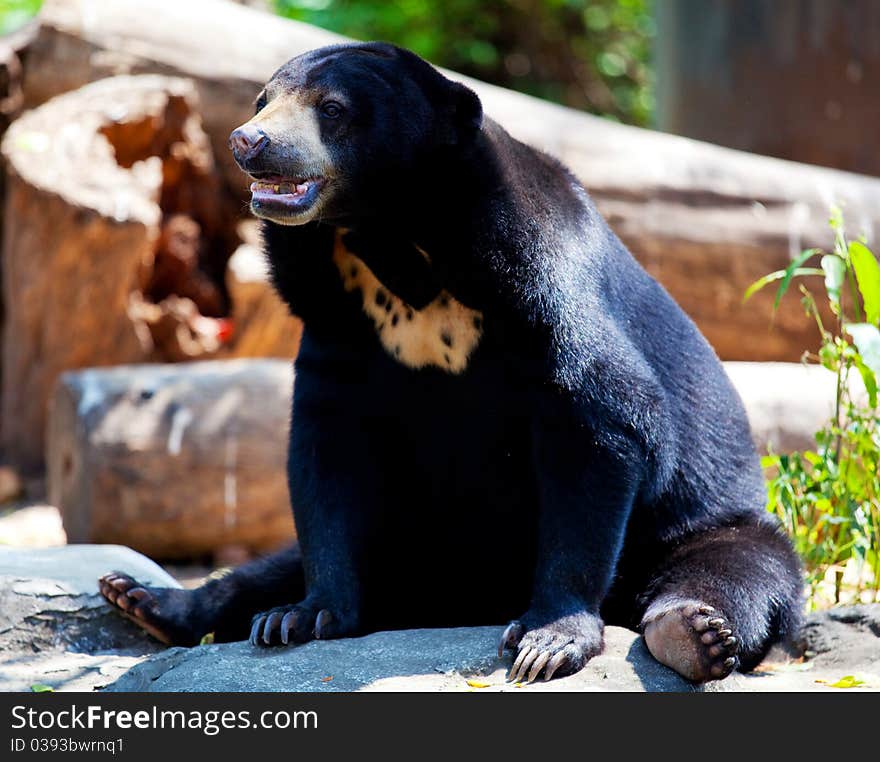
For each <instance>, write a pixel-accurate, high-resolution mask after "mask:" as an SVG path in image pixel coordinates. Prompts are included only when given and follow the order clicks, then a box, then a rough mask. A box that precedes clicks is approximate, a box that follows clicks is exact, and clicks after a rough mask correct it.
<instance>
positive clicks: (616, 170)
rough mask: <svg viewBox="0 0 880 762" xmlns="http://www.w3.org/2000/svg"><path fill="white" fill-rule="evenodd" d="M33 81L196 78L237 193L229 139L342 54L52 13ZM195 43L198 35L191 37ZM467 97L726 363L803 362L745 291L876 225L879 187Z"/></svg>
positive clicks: (274, 34)
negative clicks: (573, 191)
mask: <svg viewBox="0 0 880 762" xmlns="http://www.w3.org/2000/svg"><path fill="white" fill-rule="evenodd" d="M41 19H42V26H41V29H40V32H39V35H38V37H37V39H36V40H35V41H34V43H33V45H32V47H31V50H30V52H29V56H28V63H27V65H26V67H25V94H26V98H27V101H28V102H29V103H38V102H40V101H42V100H44V99H46V98H48V97H50V96H51V95H54V94H56V93H58V92H60V91H63V90H66V89H70V88H73V87H77V86H79V85H81V84H82V83H84V82H87V81H89V80H91V79H95V78H99V77H103V76H106V75H107V74H109V73H117V72H153V71H158V72H164V73H175V74H181V75H185V76H187V77H191V78H192V79H193V81H194V82H195V83H196V86H197V88H198V90H199V95H200V97H201V101H202V104H203V107H202V113H203V119H204V123H205V128H206V130H207V132H208V134H209V135H210V136H211V140H212V143H213V145H214V149H215V153H216V156H217V159H218V164H219V165H220V167H221V169H222V170H223V173H224V176H225V178H226V181H227V184H228V187H229V188H230V189H232V190H233V191H235V192H238V193H239V194H243V193H244V191H245V188H246V180H245V178H244V177H243V176H242V174H241V173H240V172H239V170H238V169H237V168H236V167H235V165H234V163H233V162H232V159H231V156H230V154H229V151H228V150H227V149H226V140H227V136H228V134H229V131H230V130H231V129H232V128H233V127H235V126H236V125H237V124H239V123H241V122H243V121H245V120H246V119H248V118H249V117H250V115H251V114H252V113H253V99H254V97H255V95H256V93H257V92H258V91H259V89H260V87H261V86H262V85H263V83H264V82H265V81H266V79H268V78H269V77H270V76H271V74H272V72H273V71H275V69H276V68H277V67H278V66H280V65H281V64H282V63H283V62H284V61H286V60H287V59H288V58H290V57H292V56H294V55H296V54H298V53H302V52H303V51H306V50H308V49H311V48H314V47H318V46H320V45H325V44H328V43H332V42H339V41H340V40H342V39H343V38H341V37H339V36H338V35H334V34H331V33H329V32H326V31H323V30H320V29H316V28H313V27H309V26H307V25H304V24H300V23H296V22H292V21H286V20H283V19H279V18H277V17H273V16H272V15H270V14H267V13H262V12H258V11H255V10H252V9H250V8H245V7H242V6H240V5H237V4H234V3H229V2H220V1H218V0H189V2H186V3H181V2H178V1H177V0H116V2H114V3H106V2H105V1H104V0H46V3H45V4H44V6H43V11H42V14H41ZM196 27H197V28H198V29H199V30H200V33H199V34H197V35H195V34H192V31H191V30H192V29H193V28H196ZM458 78H459V79H462V80H463V81H465V82H468V83H469V84H470V85H471V86H473V87H474V89H475V90H476V91H477V92H478V94H479V95H480V96H481V98H482V99H483V103H484V105H485V107H486V110H487V112H488V113H489V114H490V115H491V116H493V117H495V118H496V119H498V120H499V121H500V122H501V123H502V124H503V125H504V126H505V127H506V128H507V129H508V130H509V131H510V132H511V133H512V134H513V135H515V136H516V137H518V138H520V139H522V140H524V141H526V142H528V143H532V144H534V145H536V146H539V147H541V148H544V149H545V150H547V151H549V152H550V153H552V154H555V155H556V156H558V157H559V158H561V159H562V160H563V161H564V162H566V163H567V164H568V165H569V166H570V167H571V168H572V169H573V170H574V172H575V174H576V175H578V177H579V178H580V179H581V181H582V182H583V183H584V184H585V185H586V187H587V189H588V190H589V191H590V192H591V193H592V194H593V196H594V197H595V199H596V201H597V203H598V206H599V208H600V210H601V211H602V212H603V213H604V214H605V215H606V217H607V218H608V219H609V220H610V222H611V225H612V227H613V228H614V229H615V230H616V232H617V233H618V234H619V235H620V236H621V237H622V238H623V240H624V242H625V243H626V244H627V245H628V246H629V247H630V248H631V250H632V251H633V253H634V254H635V255H636V257H637V258H638V259H639V260H640V261H641V262H642V263H643V264H644V265H645V267H646V268H647V269H648V270H649V272H651V273H652V274H653V275H655V276H656V277H657V278H658V280H660V282H661V283H663V284H664V285H665V286H666V287H667V288H668V289H669V291H670V292H671V293H672V295H673V296H674V297H675V298H676V299H677V300H678V302H679V303H680V304H681V305H682V307H683V308H684V309H685V310H686V311H687V312H688V313H689V314H690V315H691V316H692V317H693V318H694V320H695V321H696V322H697V324H698V325H699V327H700V328H701V330H702V331H703V333H704V334H705V335H706V336H707V338H708V339H709V341H710V342H711V343H712V345H713V346H714V347H715V349H716V351H717V352H718V353H719V355H720V356H721V357H722V358H724V359H737V360H796V359H798V358H799V357H800V355H801V353H802V352H803V351H804V349H806V348H815V346H816V344H817V338H816V336H815V334H814V332H813V329H812V327H811V326H810V324H809V323H808V321H806V320H805V319H804V317H803V312H802V309H801V307H800V304H799V303H798V300H797V299H796V298H791V299H788V300H786V301H785V302H784V303H783V305H782V308H781V309H780V311H779V313H778V314H777V316H776V319H775V322H774V327H773V330H772V331H770V330H768V326H769V324H770V316H771V305H772V293H770V290H767V293H759V294H758V295H757V296H755V297H754V298H753V300H752V302H751V303H749V304H748V305H746V306H743V304H742V295H743V293H744V291H745V289H746V288H747V286H748V285H749V284H750V283H751V282H753V281H754V280H756V279H757V278H759V277H761V276H763V275H765V274H766V273H768V272H771V271H773V270H777V269H780V268H783V267H785V265H786V264H787V263H788V262H789V261H790V259H791V257H792V256H793V255H795V254H797V253H798V252H799V251H800V250H801V249H802V248H806V247H809V246H814V245H822V246H830V245H831V236H830V234H829V232H828V230H827V226H826V220H827V217H828V208H829V205H830V204H831V203H834V202H839V203H843V204H844V205H845V208H846V212H847V215H848V219H849V221H850V223H851V224H852V228H853V230H854V231H856V232H861V231H864V232H866V233H868V235H869V236H872V235H873V234H875V233H876V232H877V227H878V220H880V180H876V179H871V178H867V177H862V176H858V175H854V174H848V173H844V172H837V171H833V170H827V169H821V168H818V167H811V166H807V165H801V164H795V163H791V162H785V161H780V160H774V159H768V158H764V157H758V156H753V155H750V154H746V153H741V152H737V151H733V150H729V149H723V148H719V147H717V146H712V145H709V144H706V143H700V142H697V141H694V140H688V139H685V138H679V137H674V136H671V135H665V134H661V133H656V132H651V131H649V130H642V129H637V128H633V127H626V126H621V125H618V124H613V123H611V122H608V121H606V120H603V119H600V118H596V117H593V116H589V115H587V114H583V113H580V112H576V111H573V110H571V109H566V108H563V107H561V106H556V105H553V104H550V103H547V102H544V101H540V100H537V99H535V98H532V97H529V96H526V95H522V94H519V93H514V92H510V91H507V90H504V89H501V88H498V87H493V86H491V85H487V84H484V83H480V82H475V81H472V80H468V79H466V78H463V77H458Z"/></svg>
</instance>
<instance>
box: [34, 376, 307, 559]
mask: <svg viewBox="0 0 880 762" xmlns="http://www.w3.org/2000/svg"><path fill="white" fill-rule="evenodd" d="M292 382H293V373H292V364H291V363H290V362H284V361H280V360H226V361H211V362H196V363H180V364H171V365H136V366H119V367H115V368H107V369H89V370H84V371H77V372H70V373H65V374H64V375H63V376H61V378H60V380H59V382H58V385H57V388H56V390H55V394H54V396H53V399H52V404H51V409H50V415H49V428H48V442H47V452H46V461H47V467H48V473H47V479H48V490H49V501H50V503H52V504H53V505H56V506H58V507H59V509H60V510H61V515H62V519H63V522H64V529H65V531H66V532H67V537H68V541H69V542H99V543H118V544H120V545H128V546H130V547H132V548H135V549H136V550H139V551H141V552H142V553H146V554H147V555H149V556H152V557H153V558H161V559H182V558H198V557H203V556H206V555H211V554H214V553H219V552H221V551H223V550H224V549H228V548H242V549H245V550H247V551H248V552H262V551H268V550H272V549H274V548H276V547H278V546H280V545H282V544H284V543H289V542H290V541H291V540H292V539H293V538H294V536H295V533H294V528H293V519H292V514H291V510H290V501H289V497H288V492H287V478H286V468H285V463H286V451H287V431H288V421H289V410H290V395H291V389H292Z"/></svg>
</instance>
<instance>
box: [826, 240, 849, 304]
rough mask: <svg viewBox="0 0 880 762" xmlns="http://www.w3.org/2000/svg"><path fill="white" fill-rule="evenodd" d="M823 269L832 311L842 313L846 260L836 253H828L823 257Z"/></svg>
mask: <svg viewBox="0 0 880 762" xmlns="http://www.w3.org/2000/svg"><path fill="white" fill-rule="evenodd" d="M822 270H823V272H824V273H825V290H826V291H827V292H828V301H829V302H830V303H831V311H832V312H833V313H834V314H835V315H838V314H840V289H842V288H843V281H844V278H846V262H844V261H843V260H842V259H841V258H840V257H838V256H837V255H836V254H826V255H825V256H824V257H822Z"/></svg>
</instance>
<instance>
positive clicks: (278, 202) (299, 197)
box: [251, 176, 324, 217]
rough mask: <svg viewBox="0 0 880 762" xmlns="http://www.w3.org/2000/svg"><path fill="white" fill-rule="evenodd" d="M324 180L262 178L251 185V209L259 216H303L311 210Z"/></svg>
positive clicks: (310, 178)
mask: <svg viewBox="0 0 880 762" xmlns="http://www.w3.org/2000/svg"><path fill="white" fill-rule="evenodd" d="M323 182H324V181H323V178H320V177H307V178H291V177H280V176H271V177H262V178H259V179H257V180H254V182H252V183H251V208H252V209H253V211H254V214H256V215H258V216H267V217H274V216H277V215H278V214H279V213H280V214H282V215H290V214H302V213H303V212H305V211H307V210H308V209H310V208H311V207H312V206H313V205H314V203H315V201H316V200H317V199H318V195H319V193H320V190H321V186H322V185H323Z"/></svg>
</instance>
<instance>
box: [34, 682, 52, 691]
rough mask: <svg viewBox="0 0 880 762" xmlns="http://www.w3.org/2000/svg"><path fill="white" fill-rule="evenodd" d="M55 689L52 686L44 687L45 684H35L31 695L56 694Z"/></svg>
mask: <svg viewBox="0 0 880 762" xmlns="http://www.w3.org/2000/svg"><path fill="white" fill-rule="evenodd" d="M54 692H55V689H54V688H53V687H52V686H51V685H43V683H34V684H33V685H32V686H31V693H54Z"/></svg>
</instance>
